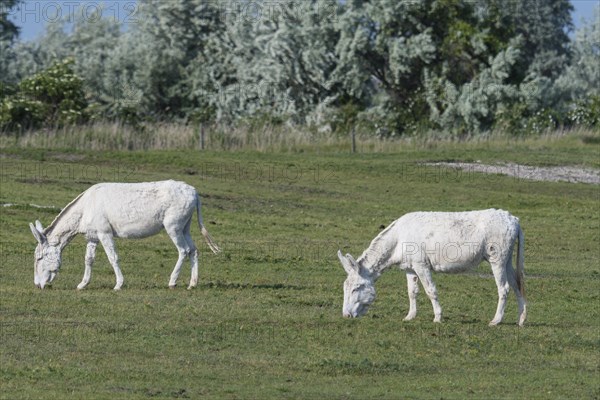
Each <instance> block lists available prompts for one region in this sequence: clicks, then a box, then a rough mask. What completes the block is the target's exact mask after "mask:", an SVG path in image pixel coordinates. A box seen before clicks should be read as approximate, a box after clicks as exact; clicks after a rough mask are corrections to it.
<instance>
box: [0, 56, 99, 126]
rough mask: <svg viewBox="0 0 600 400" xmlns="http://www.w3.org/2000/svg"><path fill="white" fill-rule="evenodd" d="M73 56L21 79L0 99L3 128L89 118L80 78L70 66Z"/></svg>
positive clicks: (0, 115)
mask: <svg viewBox="0 0 600 400" xmlns="http://www.w3.org/2000/svg"><path fill="white" fill-rule="evenodd" d="M72 64H73V60H72V59H66V60H64V61H60V62H57V63H55V64H53V65H52V66H51V67H50V68H48V69H46V70H44V71H42V72H40V73H38V74H35V75H33V76H32V77H30V78H26V79H23V80H22V81H21V82H20V83H19V85H18V86H17V89H16V91H15V92H14V93H12V94H10V95H7V96H5V97H4V98H3V99H2V102H1V103H0V127H1V128H2V129H19V130H22V129H27V128H35V127H38V126H40V125H42V124H44V125H50V126H61V125H66V124H73V123H80V122H84V121H86V120H87V119H88V115H87V113H86V108H87V105H88V104H87V101H86V99H85V93H84V91H83V81H82V80H81V78H79V77H78V76H77V75H76V74H75V73H74V72H73V70H72V68H71V65H72Z"/></svg>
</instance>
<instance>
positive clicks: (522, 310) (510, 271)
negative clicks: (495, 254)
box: [506, 259, 527, 326]
mask: <svg viewBox="0 0 600 400" xmlns="http://www.w3.org/2000/svg"><path fill="white" fill-rule="evenodd" d="M506 277H507V278H508V284H509V285H510V288H511V289H512V290H513V291H514V292H515V295H516V296H517V303H518V304H519V322H518V324H519V326H523V323H524V322H525V318H527V302H526V301H525V297H524V296H523V293H521V291H520V290H519V285H518V284H517V278H516V272H515V270H514V268H513V265H512V260H511V259H509V260H508V261H507V263H506Z"/></svg>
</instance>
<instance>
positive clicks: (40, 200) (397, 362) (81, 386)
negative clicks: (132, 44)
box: [0, 137, 600, 399]
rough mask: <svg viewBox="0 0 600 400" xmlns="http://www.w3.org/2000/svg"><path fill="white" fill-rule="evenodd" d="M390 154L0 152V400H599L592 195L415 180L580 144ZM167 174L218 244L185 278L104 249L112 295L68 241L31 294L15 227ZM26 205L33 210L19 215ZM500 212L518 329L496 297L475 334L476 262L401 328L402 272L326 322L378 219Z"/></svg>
mask: <svg viewBox="0 0 600 400" xmlns="http://www.w3.org/2000/svg"><path fill="white" fill-rule="evenodd" d="M429 147H431V148H427V147H425V146H424V147H415V146H412V147H407V148H406V149H402V148H398V149H397V151H395V152H393V153H384V154H355V155H351V154H347V153H346V152H344V151H342V150H340V149H338V150H335V149H327V150H326V151H317V150H315V149H313V150H312V151H309V150H306V151H304V152H289V153H258V152H249V151H244V152H236V153H229V152H198V151H192V150H187V151H186V150H183V151H162V152H161V151H151V152H125V151H123V152H118V151H114V152H91V151H89V152H86V151H60V150H52V151H44V150H39V149H16V148H6V147H5V148H3V149H2V150H0V157H1V158H0V162H1V166H2V170H1V177H0V178H1V180H0V185H1V186H0V203H4V204H6V203H11V204H14V206H12V207H2V208H1V209H0V246H1V247H0V257H1V258H0V263H1V267H0V343H1V347H0V348H1V351H0V371H1V376H0V397H1V398H3V399H41V398H43V399H54V398H56V399H66V398H77V399H83V398H85V399H95V398H98V399H118V398H123V399H138V398H140V399H141V398H190V399H197V398H225V399H270V398H273V399H282V398H293V399H296V398H307V399H371V398H373V399H407V398H436V399H439V398H444V399H464V398H474V399H492V398H493V399H495V398H498V399H515V398H523V399H557V398H569V399H585V398H598V397H600V322H599V321H600V265H599V260H600V253H599V252H600V250H599V249H600V246H599V244H600V243H599V242H600V229H599V228H600V211H599V194H600V192H599V186H597V185H586V184H570V183H545V182H533V181H529V180H525V179H522V178H520V177H516V178H515V177H505V176H499V175H483V174H479V173H469V172H456V171H450V170H446V169H442V168H436V167H424V166H422V165H421V163H422V162H424V161H448V160H460V161H475V160H479V161H481V162H484V163H493V162H498V161H514V162H519V163H526V164H531V165H585V166H588V167H594V168H599V167H600V145H599V144H598V141H597V140H581V138H576V137H575V138H573V137H565V138H563V139H560V140H552V141H549V142H547V143H546V142H544V141H524V142H490V143H483V142H482V143H475V144H465V145H463V146H461V145H459V144H452V143H449V144H448V143H446V144H440V145H436V146H429ZM160 179H177V180H184V181H186V182H188V183H190V184H192V185H194V186H195V187H196V188H197V189H198V190H199V192H200V193H201V195H202V199H203V215H204V219H205V222H206V225H207V227H208V230H209V231H210V233H211V235H212V236H213V238H214V239H215V241H216V242H217V243H218V244H219V245H220V246H221V247H222V248H223V252H222V253H221V254H219V255H213V254H212V253H210V251H209V250H208V248H207V247H206V246H205V245H204V243H203V242H202V241H201V235H200V233H199V231H198V228H197V227H196V226H195V227H193V228H192V235H193V236H194V238H195V240H196V243H197V244H198V245H199V246H201V248H202V254H201V261H200V284H199V286H198V287H197V288H196V289H195V290H192V291H188V290H185V287H186V284H187V281H188V280H189V264H188V263H186V264H185V266H184V269H183V271H182V274H181V275H180V278H179V279H180V280H179V286H178V288H177V289H175V290H168V289H167V284H168V279H169V275H170V273H171V270H172V268H173V266H174V263H175V261H176V258H177V255H176V250H175V247H174V246H173V245H172V243H171V242H170V239H169V238H168V236H167V235H166V234H165V233H161V234H160V235H157V236H155V237H152V238H149V239H144V240H139V241H131V240H130V241H123V240H122V241H118V242H117V246H118V249H119V255H120V259H121V268H122V270H123V274H124V276H125V285H124V287H123V290H121V291H120V292H114V291H113V290H111V289H112V287H113V286H114V274H113V272H112V268H111V267H110V266H109V264H108V261H107V259H106V256H105V255H104V253H103V252H102V251H99V252H98V257H97V260H96V264H95V266H94V272H93V276H92V281H91V283H90V285H89V286H88V288H87V289H85V290H84V291H77V290H75V287H76V285H77V284H78V283H79V281H80V280H81V277H82V274H83V260H84V254H85V241H84V239H83V238H81V237H78V238H76V239H75V240H74V241H73V242H72V243H71V244H70V245H69V246H68V247H67V248H66V249H65V253H64V255H63V266H62V269H61V273H60V274H59V276H58V277H57V279H56V280H55V282H54V283H53V284H52V287H51V288H50V289H48V290H43V291H40V290H38V289H36V288H35V287H34V285H33V271H32V270H33V268H32V266H33V265H32V264H33V249H34V247H35V246H34V244H35V241H34V238H33V236H32V235H31V233H30V231H29V228H28V226H27V223H28V222H32V221H33V220H35V219H40V220H41V221H42V222H43V223H44V225H46V224H49V223H50V222H51V221H52V219H53V218H54V217H55V216H56V214H57V213H58V211H59V210H60V207H63V206H64V205H65V204H67V203H68V202H69V201H70V200H72V199H73V198H74V197H75V196H76V195H77V194H79V193H80V192H82V191H83V190H85V189H86V188H88V187H89V186H90V185H91V184H94V183H97V182H100V181H126V182H134V181H148V180H160ZM31 204H36V205H41V206H49V207H50V208H37V207H34V206H31ZM490 207H495V208H502V209H505V210H508V211H510V212H511V213H513V214H514V215H516V216H518V217H519V218H520V219H521V223H522V227H523V230H524V232H525V239H526V247H525V257H526V262H525V273H526V287H527V294H528V303H529V314H528V321H527V322H526V326H525V327H524V328H521V329H519V328H518V327H517V326H516V320H517V306H516V301H515V299H514V296H513V295H512V294H511V297H510V298H509V302H508V305H507V312H506V316H505V320H504V323H503V324H501V325H500V326H497V327H494V328H491V327H488V325H487V323H488V322H489V321H490V320H491V318H492V317H493V314H494V311H495V307H496V303H497V292H496V286H495V283H494V280H493V278H492V276H491V271H490V269H489V265H487V264H485V263H484V264H482V265H481V266H480V267H478V268H477V269H476V270H475V271H473V272H471V273H467V274H458V275H443V274H436V275H434V280H435V281H436V284H437V287H438V291H439V296H440V302H441V305H442V307H443V309H444V321H443V323H442V324H434V323H433V322H432V319H433V312H432V309H431V304H430V303H429V301H428V299H427V298H426V296H425V295H424V292H423V291H421V293H420V295H419V306H420V307H419V314H418V315H417V318H416V320H414V321H411V322H403V321H402V318H403V317H404V316H405V314H406V312H407V310H408V296H407V294H406V282H405V277H404V274H403V273H401V272H399V271H397V270H393V271H390V272H388V273H386V274H385V275H383V276H382V277H381V279H380V280H379V281H378V282H377V285H376V288H377V291H378V292H377V296H378V297H377V300H376V301H375V303H374V305H373V307H372V308H371V310H370V311H369V313H368V314H367V316H365V317H364V318H361V319H357V320H346V319H343V318H342V316H341V308H342V300H343V299H342V283H343V280H344V279H345V272H344V271H343V269H342V267H341V265H340V264H339V261H338V260H337V257H336V252H337V250H338V248H339V249H342V251H344V252H349V253H351V254H353V255H354V256H359V255H360V253H361V252H362V251H363V250H364V249H365V248H366V246H367V245H368V244H369V242H370V241H371V240H372V239H373V238H374V237H375V236H376V235H377V233H378V232H379V231H380V230H381V229H382V227H383V226H387V225H388V224H389V223H390V222H391V221H393V220H394V219H396V218H398V217H399V216H401V215H402V214H404V213H407V212H410V211H416V210H445V211H459V210H471V209H482V208H490Z"/></svg>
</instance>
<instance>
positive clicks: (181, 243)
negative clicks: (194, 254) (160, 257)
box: [167, 223, 190, 289]
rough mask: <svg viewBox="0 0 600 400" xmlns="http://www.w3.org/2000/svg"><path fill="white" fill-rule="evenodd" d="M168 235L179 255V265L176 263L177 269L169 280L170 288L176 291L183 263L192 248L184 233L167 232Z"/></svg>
mask: <svg viewBox="0 0 600 400" xmlns="http://www.w3.org/2000/svg"><path fill="white" fill-rule="evenodd" d="M188 225H189V223H188ZM167 234H168V235H169V237H170V238H171V240H172V241H173V243H174V244H175V247H177V252H178V253H179V258H177V263H175V268H173V272H171V278H170V279H169V288H170V289H174V288H175V286H176V285H177V278H178V277H179V273H180V272H181V266H182V265H183V261H184V260H185V258H186V257H187V256H188V255H189V254H190V248H189V245H188V242H187V240H186V239H185V235H184V233H183V232H182V231H178V230H167Z"/></svg>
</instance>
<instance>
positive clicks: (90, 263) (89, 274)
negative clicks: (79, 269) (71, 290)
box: [77, 241, 98, 290]
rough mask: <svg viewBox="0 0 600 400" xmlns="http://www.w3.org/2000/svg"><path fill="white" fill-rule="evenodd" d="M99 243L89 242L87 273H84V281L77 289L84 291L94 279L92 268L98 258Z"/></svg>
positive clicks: (86, 253) (86, 256)
mask: <svg viewBox="0 0 600 400" xmlns="http://www.w3.org/2000/svg"><path fill="white" fill-rule="evenodd" d="M97 245H98V242H96V241H89V242H88V244H87V247H86V250H85V271H84V272H83V279H82V280H81V283H80V284H79V285H77V289H78V290H81V289H84V288H85V287H86V286H87V285H88V283H90V279H92V266H93V265H94V259H95V258H96V246H97Z"/></svg>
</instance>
